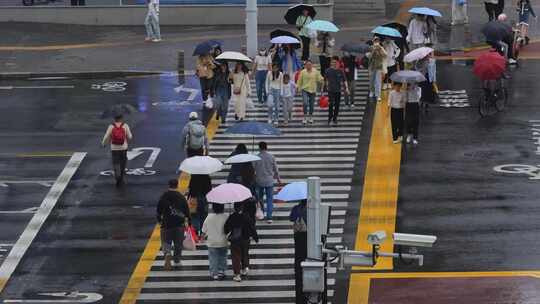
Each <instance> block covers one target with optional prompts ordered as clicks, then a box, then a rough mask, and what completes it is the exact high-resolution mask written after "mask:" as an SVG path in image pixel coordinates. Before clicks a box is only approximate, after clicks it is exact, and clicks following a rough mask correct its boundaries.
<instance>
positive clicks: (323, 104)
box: [319, 95, 329, 109]
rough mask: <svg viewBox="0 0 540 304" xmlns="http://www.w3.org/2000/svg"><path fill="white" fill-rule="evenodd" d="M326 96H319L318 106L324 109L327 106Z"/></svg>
mask: <svg viewBox="0 0 540 304" xmlns="http://www.w3.org/2000/svg"><path fill="white" fill-rule="evenodd" d="M328 103H329V101H328V96H326V95H322V96H321V98H319V107H321V108H323V109H326V108H328Z"/></svg>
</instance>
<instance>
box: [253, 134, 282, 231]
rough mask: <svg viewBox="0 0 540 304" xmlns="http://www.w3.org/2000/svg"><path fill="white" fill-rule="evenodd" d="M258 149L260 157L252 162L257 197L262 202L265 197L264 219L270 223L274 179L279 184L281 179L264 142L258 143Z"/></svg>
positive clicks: (275, 163)
mask: <svg viewBox="0 0 540 304" xmlns="http://www.w3.org/2000/svg"><path fill="white" fill-rule="evenodd" d="M259 150H260V152H259V155H258V156H259V157H260V158H261V159H260V160H258V161H256V162H255V163H254V164H255V182H256V183H257V197H258V199H259V201H260V202H263V201H264V198H266V210H265V211H266V220H267V221H268V223H269V224H271V223H272V210H273V208H274V206H273V201H274V179H275V180H277V182H278V184H281V179H280V177H279V170H278V166H277V162H276V159H275V158H274V156H273V155H272V154H270V153H269V152H268V146H267V144H266V142H264V141H261V142H260V143H259Z"/></svg>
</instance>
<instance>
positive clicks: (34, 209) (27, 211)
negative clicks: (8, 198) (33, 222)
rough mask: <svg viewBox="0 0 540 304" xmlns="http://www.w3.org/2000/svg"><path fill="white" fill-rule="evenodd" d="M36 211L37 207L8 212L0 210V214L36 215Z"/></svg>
mask: <svg viewBox="0 0 540 304" xmlns="http://www.w3.org/2000/svg"><path fill="white" fill-rule="evenodd" d="M38 210H39V207H31V208H26V209H22V210H8V211H1V210H0V214H19V213H36V212H37V211H38Z"/></svg>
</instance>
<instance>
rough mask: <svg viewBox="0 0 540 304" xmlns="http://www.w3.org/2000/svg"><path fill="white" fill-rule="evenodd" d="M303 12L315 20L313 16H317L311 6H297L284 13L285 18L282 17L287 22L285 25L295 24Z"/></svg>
mask: <svg viewBox="0 0 540 304" xmlns="http://www.w3.org/2000/svg"><path fill="white" fill-rule="evenodd" d="M304 10H307V11H308V15H309V16H310V17H311V18H315V16H316V15H317V11H315V8H314V7H313V6H312V5H308V4H297V5H295V6H292V7H289V9H287V13H285V16H284V18H285V21H287V24H296V19H298V16H300V15H302V13H303V12H304Z"/></svg>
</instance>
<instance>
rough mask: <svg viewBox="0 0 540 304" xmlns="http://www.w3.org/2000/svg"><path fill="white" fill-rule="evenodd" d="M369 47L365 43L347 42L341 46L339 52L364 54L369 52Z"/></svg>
mask: <svg viewBox="0 0 540 304" xmlns="http://www.w3.org/2000/svg"><path fill="white" fill-rule="evenodd" d="M370 48H371V47H370V46H369V45H367V44H365V43H356V42H348V43H345V44H344V45H343V46H341V50H342V51H344V52H349V53H354V54H365V53H367V52H369V50H370Z"/></svg>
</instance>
